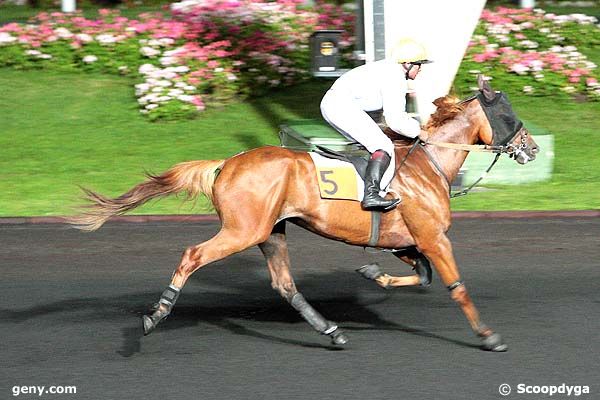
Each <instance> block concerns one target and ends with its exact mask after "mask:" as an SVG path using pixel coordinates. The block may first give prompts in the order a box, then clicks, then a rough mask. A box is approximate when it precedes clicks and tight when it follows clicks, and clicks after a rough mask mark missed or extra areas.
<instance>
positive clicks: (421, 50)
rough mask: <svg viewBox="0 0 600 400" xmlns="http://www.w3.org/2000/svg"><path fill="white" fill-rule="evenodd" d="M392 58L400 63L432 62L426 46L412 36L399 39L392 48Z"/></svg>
mask: <svg viewBox="0 0 600 400" xmlns="http://www.w3.org/2000/svg"><path fill="white" fill-rule="evenodd" d="M392 59H393V60H394V61H395V62H397V63H398V64H401V63H414V64H428V63H430V62H432V61H430V60H428V59H427V51H426V50H425V47H423V45H422V44H421V43H419V42H417V41H416V40H413V39H410V38H404V39H400V40H398V42H397V43H396V45H395V46H394V48H393V49H392Z"/></svg>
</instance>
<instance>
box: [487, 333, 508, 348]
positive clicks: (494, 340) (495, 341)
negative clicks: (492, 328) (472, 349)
mask: <svg viewBox="0 0 600 400" xmlns="http://www.w3.org/2000/svg"><path fill="white" fill-rule="evenodd" d="M481 340H482V344H481V348H482V349H483V350H487V351H497V352H501V351H506V350H508V346H507V345H506V344H505V343H504V342H503V341H502V337H500V335H498V334H497V333H492V334H491V335H490V336H488V337H486V338H483V339H481Z"/></svg>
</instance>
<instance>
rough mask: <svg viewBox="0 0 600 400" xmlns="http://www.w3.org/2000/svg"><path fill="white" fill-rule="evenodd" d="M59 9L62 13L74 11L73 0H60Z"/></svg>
mask: <svg viewBox="0 0 600 400" xmlns="http://www.w3.org/2000/svg"><path fill="white" fill-rule="evenodd" d="M61 10H62V12H64V13H72V12H75V0H61Z"/></svg>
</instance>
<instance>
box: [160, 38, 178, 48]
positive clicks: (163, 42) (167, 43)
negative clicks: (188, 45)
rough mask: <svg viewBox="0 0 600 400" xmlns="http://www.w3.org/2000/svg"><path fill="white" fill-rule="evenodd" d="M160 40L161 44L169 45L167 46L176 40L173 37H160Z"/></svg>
mask: <svg viewBox="0 0 600 400" xmlns="http://www.w3.org/2000/svg"><path fill="white" fill-rule="evenodd" d="M158 42H159V44H160V45H161V46H163V47H167V46H170V45H172V44H174V43H175V40H174V39H171V38H162V39H158Z"/></svg>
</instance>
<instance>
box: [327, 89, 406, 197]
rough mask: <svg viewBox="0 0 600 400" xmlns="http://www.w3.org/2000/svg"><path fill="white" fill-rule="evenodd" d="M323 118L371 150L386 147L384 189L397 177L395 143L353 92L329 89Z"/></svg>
mask: <svg viewBox="0 0 600 400" xmlns="http://www.w3.org/2000/svg"><path fill="white" fill-rule="evenodd" d="M321 114H322V115H323V118H325V120H326V121H327V122H328V123H329V124H330V125H331V126H332V127H333V128H335V129H336V130H337V131H338V132H340V133H341V134H342V135H344V136H346V137H348V138H350V139H352V140H356V141H357V142H358V143H360V144H362V145H363V146H365V147H366V149H367V150H368V151H369V153H373V152H375V151H377V150H383V151H385V152H386V153H388V154H389V155H390V157H391V161H390V166H389V167H388V169H387V170H386V171H385V173H384V175H383V178H382V179H381V189H382V190H384V189H385V188H386V187H387V186H388V185H389V183H390V182H391V180H392V178H393V177H394V169H395V157H394V144H393V143H392V141H391V140H390V138H388V137H387V136H386V135H385V134H384V133H383V131H382V130H381V128H380V127H379V125H377V123H376V122H375V121H373V119H372V118H371V117H370V116H369V114H367V113H366V112H365V111H364V110H363V108H362V107H361V106H360V104H359V102H358V101H356V100H354V99H353V98H352V96H351V95H349V94H348V93H345V92H344V91H342V90H329V91H328V92H327V93H326V94H325V96H324V97H323V100H322V101H321Z"/></svg>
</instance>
